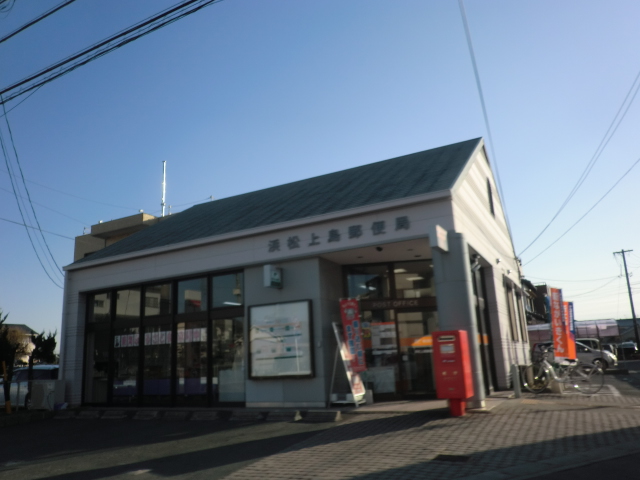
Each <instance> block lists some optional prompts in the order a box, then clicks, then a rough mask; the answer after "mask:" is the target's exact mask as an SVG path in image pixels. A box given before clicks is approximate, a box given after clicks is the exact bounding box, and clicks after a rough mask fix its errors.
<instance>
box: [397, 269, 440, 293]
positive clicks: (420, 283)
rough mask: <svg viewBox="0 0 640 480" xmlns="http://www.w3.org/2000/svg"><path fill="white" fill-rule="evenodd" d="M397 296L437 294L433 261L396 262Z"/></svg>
mask: <svg viewBox="0 0 640 480" xmlns="http://www.w3.org/2000/svg"><path fill="white" fill-rule="evenodd" d="M393 273H394V277H395V281H396V295H395V296H396V298H420V297H429V296H435V289H434V279H433V265H432V264H431V261H424V262H399V263H396V264H394V268H393Z"/></svg>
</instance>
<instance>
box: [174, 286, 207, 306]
mask: <svg viewBox="0 0 640 480" xmlns="http://www.w3.org/2000/svg"><path fill="white" fill-rule="evenodd" d="M206 310H207V279H206V278H194V279H192V280H184V281H182V282H178V313H196V312H204V311H206Z"/></svg>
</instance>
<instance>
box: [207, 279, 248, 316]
mask: <svg viewBox="0 0 640 480" xmlns="http://www.w3.org/2000/svg"><path fill="white" fill-rule="evenodd" d="M242 277H243V275H242V272H240V273H232V274H230V275H220V276H216V277H213V280H212V284H211V291H212V295H211V296H212V298H213V300H212V302H213V308H218V307H233V306H240V305H242Z"/></svg>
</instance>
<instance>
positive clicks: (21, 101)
mask: <svg viewBox="0 0 640 480" xmlns="http://www.w3.org/2000/svg"><path fill="white" fill-rule="evenodd" d="M41 87H42V85H40V86H39V87H38V88H36V89H34V90H33V92H31V93H30V94H29V95H27V96H26V97H24V98H23V99H22V100H20V101H19V102H18V103H16V104H15V105H14V106H13V107H11V108H10V109H9V110H7V113H9V112H10V111H12V110H13V109H15V108H18V107H19V106H20V105H22V104H23V103H24V102H26V101H27V100H29V99H30V98H31V96H32V95H33V94H34V93H36V92H37V91H38V90H40V88H41ZM7 113H3V114H2V115H0V117H4V116H5V115H6V114H7Z"/></svg>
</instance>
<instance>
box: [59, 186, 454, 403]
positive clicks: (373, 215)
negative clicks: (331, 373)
mask: <svg viewBox="0 0 640 480" xmlns="http://www.w3.org/2000/svg"><path fill="white" fill-rule="evenodd" d="M447 198H448V192H444V193H443V192H439V193H438V194H437V195H425V196H420V197H413V198H410V199H405V200H404V201H403V202H388V203H386V204H384V205H374V206H369V207H366V208H360V209H353V210H350V211H348V212H340V213H338V214H334V215H325V216H321V217H315V218H312V219H306V220H304V221H296V222H289V223H287V224H280V225H276V226H272V227H270V229H266V228H260V229H255V230H252V231H245V232H240V233H239V234H235V235H221V236H219V237H215V238H210V239H206V240H204V241H202V240H199V241H195V242H184V243H183V244H180V245H179V246H175V245H174V246H169V247H163V248H155V249H149V250H145V251H144V252H141V253H134V254H126V255H120V256H117V257H111V258H108V259H105V260H94V261H87V262H82V263H80V264H73V265H70V266H69V267H66V270H67V272H66V284H65V292H64V303H63V319H62V332H61V335H62V337H61V343H62V345H61V359H60V363H61V367H62V378H64V379H65V380H66V385H67V387H66V388H67V401H68V402H69V403H70V404H72V405H77V404H79V403H80V402H81V398H82V367H83V357H84V333H85V328H84V326H85V323H84V322H85V311H86V310H85V295H84V292H92V291H98V290H105V289H110V288H114V287H125V286H129V285H137V284H141V283H147V282H155V281H160V280H165V279H173V278H175V277H180V276H190V275H198V274H206V273H211V272H216V271H222V270H228V269H235V268H242V269H245V272H246V273H247V274H248V278H249V283H248V284H247V285H253V284H254V283H255V281H253V280H251V279H253V277H254V276H256V275H257V273H256V272H257V271H258V270H259V272H260V279H261V278H262V277H261V275H262V273H261V272H262V269H261V267H262V265H265V264H270V263H275V264H278V265H284V264H286V263H287V262H298V261H303V260H305V259H313V261H314V262H318V261H321V262H324V263H321V265H322V268H320V267H317V268H314V269H311V271H309V275H310V276H313V277H314V279H315V280H314V281H316V283H317V282H319V281H320V278H322V279H324V281H323V282H320V284H318V285H316V286H315V287H313V286H309V288H308V289H307V290H306V292H308V293H306V294H305V295H302V297H296V298H292V299H305V298H311V299H316V300H317V302H314V312H315V309H316V308H320V310H318V311H317V312H316V313H317V314H318V315H319V318H321V319H322V325H324V327H323V328H324V329H325V330H323V331H322V338H325V339H326V338H327V334H328V332H330V338H332V337H331V336H332V335H333V333H332V331H331V330H329V329H330V328H331V327H330V322H331V320H329V318H334V317H333V316H335V315H336V314H337V312H338V310H337V302H336V300H337V299H338V298H340V296H341V294H342V292H341V291H338V287H336V285H339V284H340V282H339V281H338V280H337V279H336V273H335V267H334V266H332V265H333V264H331V262H327V261H324V260H322V259H319V258H318V257H319V256H321V255H323V254H331V253H333V252H340V251H343V250H345V249H353V248H360V247H366V246H376V245H381V244H383V245H384V244H387V243H394V242H400V241H405V240H414V239H424V240H425V243H426V241H427V240H426V239H427V232H428V231H429V230H430V228H431V227H432V226H435V225H441V226H443V227H444V228H447V229H451V228H453V218H452V216H451V206H450V202H449V201H447V200H446V199H447ZM400 216H406V217H408V218H409V220H410V228H409V229H408V230H404V229H403V230H395V229H394V228H393V225H394V222H395V219H396V218H397V217H400ZM378 221H384V222H386V225H387V226H388V227H387V229H386V231H385V233H384V234H381V235H373V233H372V232H371V229H370V226H371V225H372V223H373V222H378ZM354 224H361V225H363V227H365V228H364V229H363V232H364V233H363V235H362V236H361V237H359V238H353V239H349V238H346V235H345V237H343V238H342V239H341V240H340V241H339V242H328V232H329V230H331V229H338V230H340V231H341V232H346V231H347V230H348V228H349V226H351V225H354ZM312 234H315V235H317V236H318V237H319V240H318V241H319V245H317V246H309V245H308V239H309V238H311V235H312ZM294 235H295V236H299V237H300V238H301V239H304V240H305V241H304V242H303V243H301V246H300V248H296V249H293V250H289V249H287V247H286V241H287V238H289V237H290V236H294ZM274 239H278V240H280V243H281V249H280V251H273V252H270V251H269V242H270V241H273V240H274ZM254 267H255V270H252V268H254ZM329 272H332V273H329ZM256 278H257V277H256ZM285 278H286V275H285ZM260 281H261V280H260ZM286 281H287V280H286V279H285V282H286ZM290 285H291V284H290ZM250 288H251V289H253V288H254V287H253V286H251V287H250ZM286 288H287V287H286V286H285V289H283V291H286ZM265 290H269V289H265ZM245 295H246V305H247V306H250V305H252V304H256V303H255V302H259V303H269V302H265V301H263V300H264V299H265V298H263V295H262V294H257V295H255V296H252V295H253V294H252V291H251V290H248V291H247V292H246V293H245ZM285 296H286V295H285ZM269 298H271V297H269ZM273 298H278V297H273ZM287 298H288V297H287ZM274 301H277V300H274ZM316 303H318V306H317V307H316V305H315V304H316ZM314 316H315V315H314ZM332 355H333V354H331V355H329V357H331V359H330V360H331V361H332V360H333V357H332ZM327 358H328V357H327V356H326V355H325V356H324V357H323V360H321V361H319V362H318V363H317V364H316V367H320V368H325V367H326V365H325V366H323V365H322V362H326V361H327ZM322 375H323V376H322V380H321V382H324V383H328V381H329V380H330V379H327V377H326V375H325V374H324V372H323V373H322ZM251 388H253V387H251ZM289 390H290V389H289ZM251 391H252V390H251V389H250V388H248V390H247V394H248V397H247V399H248V400H249V399H250V398H252V402H256V398H257V397H255V396H253V397H250V396H249V395H250V392H251ZM294 397H295V395H294ZM274 398H276V397H274ZM274 402H276V403H277V402H278V400H277V398H276V399H275V400H274ZM300 403H304V404H305V405H307V400H306V399H305V400H302V399H301V400H300ZM307 406H308V405H307ZM315 406H318V405H315Z"/></svg>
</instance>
